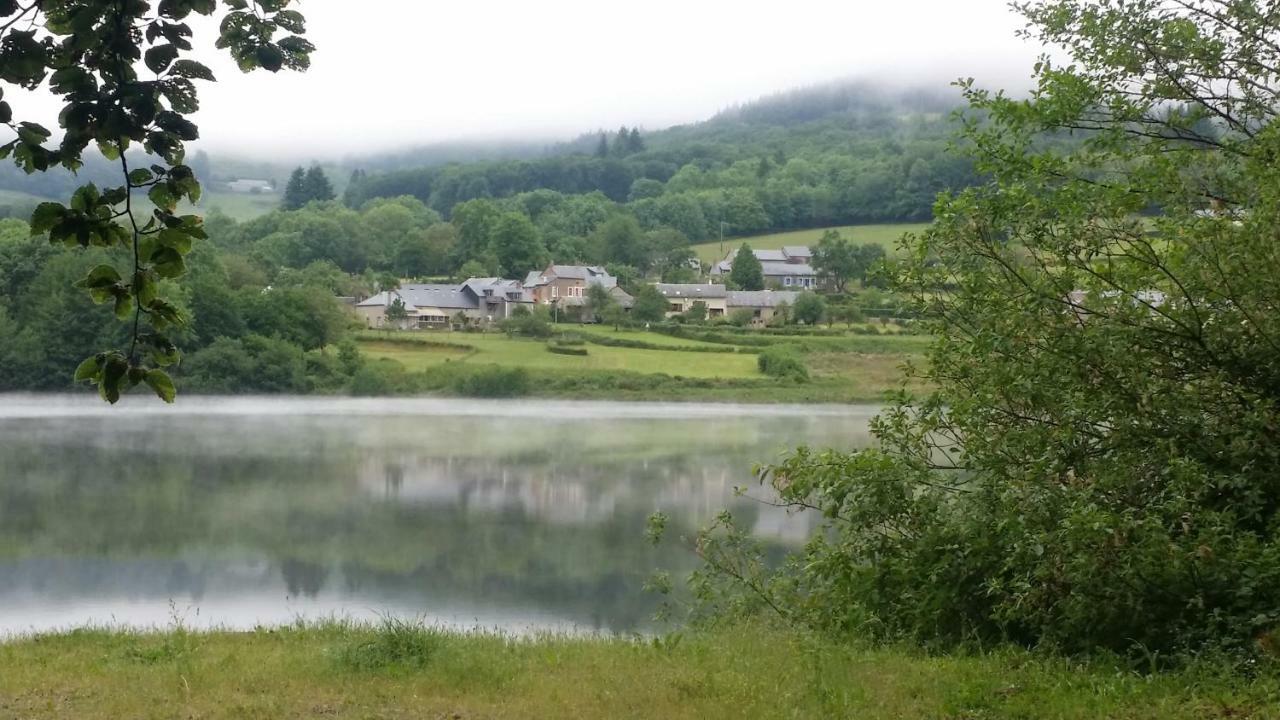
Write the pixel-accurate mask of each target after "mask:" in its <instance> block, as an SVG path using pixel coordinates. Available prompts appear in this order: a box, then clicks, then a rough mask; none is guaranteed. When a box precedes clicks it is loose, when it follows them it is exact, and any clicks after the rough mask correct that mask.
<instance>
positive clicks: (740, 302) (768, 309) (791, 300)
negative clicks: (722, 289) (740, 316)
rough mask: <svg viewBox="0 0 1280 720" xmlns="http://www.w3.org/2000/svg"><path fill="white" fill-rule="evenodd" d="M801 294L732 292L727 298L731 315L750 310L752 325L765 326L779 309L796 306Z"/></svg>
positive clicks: (781, 291)
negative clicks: (735, 312)
mask: <svg viewBox="0 0 1280 720" xmlns="http://www.w3.org/2000/svg"><path fill="white" fill-rule="evenodd" d="M797 297H800V293H799V292H796V291H794V290H730V291H729V292H728V296H727V297H726V298H725V304H726V306H727V307H728V310H729V313H730V314H732V313H733V312H734V311H736V310H741V309H747V310H750V311H751V313H752V315H751V324H752V325H765V324H767V323H768V322H769V321H770V320H772V319H773V316H774V315H775V314H777V312H778V309H779V308H781V307H783V306H787V307H791V306H793V305H795V304H796V298H797Z"/></svg>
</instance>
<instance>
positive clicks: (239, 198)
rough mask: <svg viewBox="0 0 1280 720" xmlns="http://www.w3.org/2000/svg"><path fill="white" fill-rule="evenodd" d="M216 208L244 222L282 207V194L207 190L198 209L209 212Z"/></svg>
mask: <svg viewBox="0 0 1280 720" xmlns="http://www.w3.org/2000/svg"><path fill="white" fill-rule="evenodd" d="M215 208H216V209H218V210H221V211H222V212H224V213H226V214H227V215H230V216H231V217H233V218H235V219H236V220H240V221H241V222H243V221H245V220H252V219H253V218H256V217H258V216H259V215H266V214H267V213H269V212H271V211H272V210H278V209H280V194H279V193H270V194H263V195H250V194H249V193H234V192H220V191H216V190H215V191H210V190H206V191H205V193H204V196H203V197H201V198H200V206H199V207H198V208H197V211H198V212H201V213H207V212H209V211H210V210H213V209H215Z"/></svg>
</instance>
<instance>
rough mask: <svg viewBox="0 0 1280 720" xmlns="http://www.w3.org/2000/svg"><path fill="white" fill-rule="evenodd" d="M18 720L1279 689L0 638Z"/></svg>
mask: <svg viewBox="0 0 1280 720" xmlns="http://www.w3.org/2000/svg"><path fill="white" fill-rule="evenodd" d="M0 717H6V718H7V717H17V718H121V717H130V718H152V717H157V718H158V717H164V718H172V717H182V718H312V717H317V718H319V717H324V718H442V717H443V718H508V717H510V718H517V717H518V718H621V717H639V718H826V717H856V718H864V719H868V720H874V719H876V718H900V719H905V720H911V719H914V718H955V719H957V720H958V719H960V718H970V719H977V718H1103V717H1105V718H1151V719H1153V720H1154V719H1156V718H1160V719H1162V720H1168V719H1177V718H1246V717H1248V718H1275V717H1280V678H1277V676H1276V675H1274V674H1264V675H1262V676H1261V678H1259V677H1255V678H1252V679H1245V678H1242V677H1237V676H1231V675H1230V674H1227V673H1225V672H1224V673H1218V672H1214V671H1212V670H1205V669H1199V670H1191V671H1183V672H1179V673H1176V674H1163V675H1151V676H1143V675H1139V674H1137V673H1134V672H1132V671H1129V670H1125V669H1120V668H1118V667H1115V666H1108V665H1105V664H1094V665H1079V664H1074V663H1071V662H1068V661H1065V660H1059V659H1051V658H1045V657H1041V656H1037V655H1033V654H1029V653H1026V652H1023V651H1016V650H1009V651H997V652H993V653H988V654H985V655H981V656H967V657H961V656H928V655H925V654H922V653H919V652H918V651H914V650H901V649H871V648H856V647H848V646H843V645H834V644H831V643H827V642H823V641H817V640H813V639H810V638H807V637H804V636H801V635H799V634H796V633H793V632H789V631H781V630H771V629H762V628H754V627H753V628H737V629H735V630H734V631H726V632H716V633H710V634H689V635H685V636H676V637H673V638H669V639H664V640H649V639H645V640H625V639H585V638H565V637H550V636H548V637H537V638H532V639H510V638H504V637H499V636H494V635H477V634H466V635H463V634H451V633H442V632H437V631H433V630H430V629H424V628H421V627H416V626H412V625H402V624H401V625H386V626H383V627H380V628H374V627H353V626H350V625H346V624H341V623H333V624H326V625H319V626H311V627H298V628H284V629H276V630H260V631H257V632H250V633H230V632H216V633H189V632H185V631H183V630H181V629H178V630H170V631H168V632H164V633H152V634H137V633H128V632H117V631H95V630H82V631H76V632H71V633H67V634H61V635H53V636H41V637H32V638H27V639H19V640H13V641H9V642H7V643H4V644H0Z"/></svg>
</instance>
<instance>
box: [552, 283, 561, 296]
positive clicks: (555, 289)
mask: <svg viewBox="0 0 1280 720" xmlns="http://www.w3.org/2000/svg"><path fill="white" fill-rule="evenodd" d="M551 297H560V288H558V287H556V286H555V285H552V286H551Z"/></svg>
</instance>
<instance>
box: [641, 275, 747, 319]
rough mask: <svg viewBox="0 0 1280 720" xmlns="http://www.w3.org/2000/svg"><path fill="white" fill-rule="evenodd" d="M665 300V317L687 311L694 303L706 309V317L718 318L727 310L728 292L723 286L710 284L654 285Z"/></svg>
mask: <svg viewBox="0 0 1280 720" xmlns="http://www.w3.org/2000/svg"><path fill="white" fill-rule="evenodd" d="M654 287H656V288H657V289H658V292H660V293H662V297H664V298H666V299H667V315H668V316H671V315H677V314H681V313H685V312H688V311H689V308H691V307H693V304H694V303H696V302H701V303H702V304H703V305H706V307H707V317H720V316H721V315H724V314H725V312H727V310H728V305H727V301H728V293H729V290H728V288H726V287H725V286H724V285H713V284H710V283H657V284H656V285H654Z"/></svg>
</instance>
